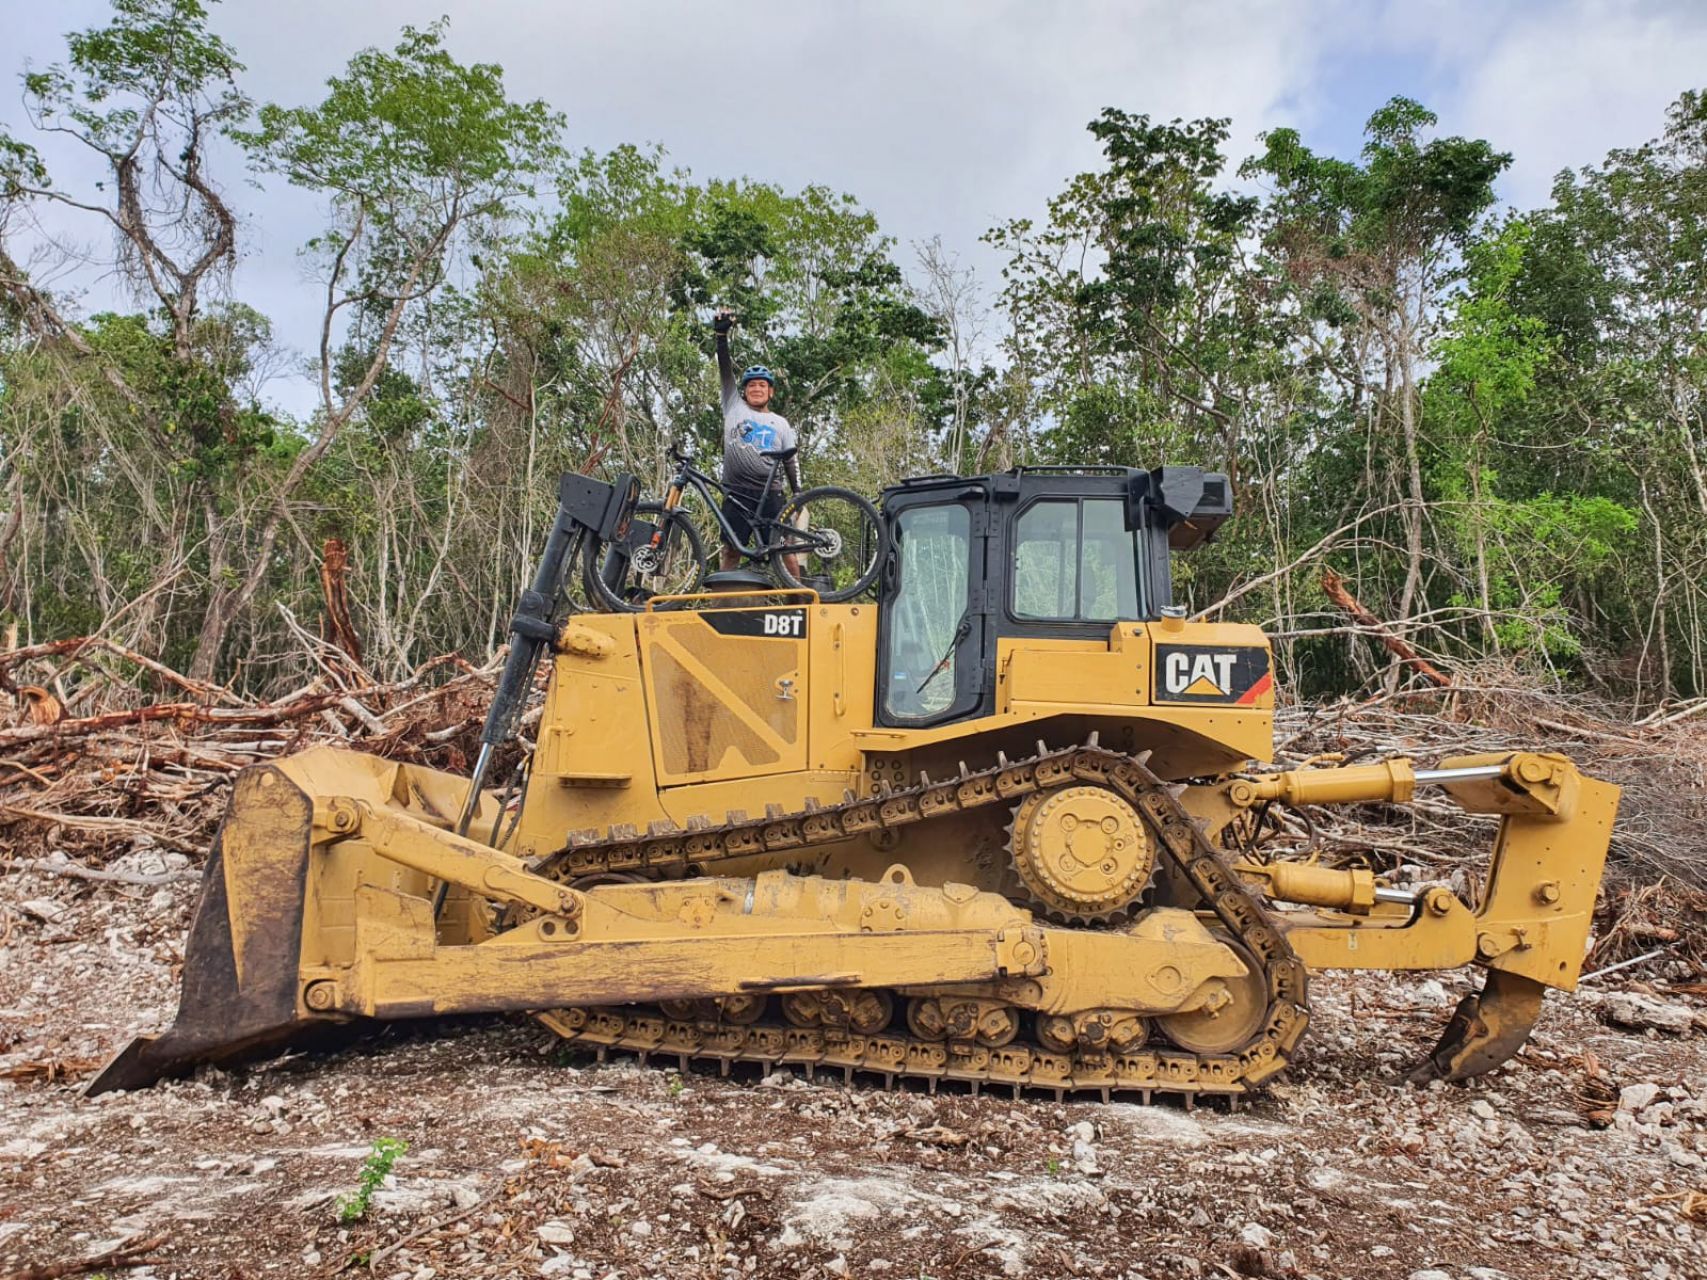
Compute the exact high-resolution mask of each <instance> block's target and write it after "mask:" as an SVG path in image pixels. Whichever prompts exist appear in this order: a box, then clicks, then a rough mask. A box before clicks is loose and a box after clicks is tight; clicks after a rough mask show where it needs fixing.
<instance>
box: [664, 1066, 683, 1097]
mask: <svg viewBox="0 0 1707 1280" xmlns="http://www.w3.org/2000/svg"><path fill="white" fill-rule="evenodd" d="M668 1088H669V1090H670V1096H671V1097H672V1098H679V1097H681V1096H682V1090H684V1089H686V1088H687V1083H686V1082H685V1081H684V1080H683V1079H682V1076H681V1072H679V1071H672V1072H670V1083H669V1085H668Z"/></svg>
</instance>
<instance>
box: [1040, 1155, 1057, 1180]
mask: <svg viewBox="0 0 1707 1280" xmlns="http://www.w3.org/2000/svg"><path fill="white" fill-rule="evenodd" d="M1043 1167H1044V1168H1045V1169H1047V1170H1048V1171H1049V1176H1050V1177H1051V1178H1053V1177H1055V1176H1057V1175H1058V1174H1059V1173H1060V1172H1061V1162H1060V1161H1059V1160H1057V1159H1056V1158H1055V1157H1054V1156H1050V1157H1049V1159H1047V1160H1045V1161H1044V1162H1043Z"/></svg>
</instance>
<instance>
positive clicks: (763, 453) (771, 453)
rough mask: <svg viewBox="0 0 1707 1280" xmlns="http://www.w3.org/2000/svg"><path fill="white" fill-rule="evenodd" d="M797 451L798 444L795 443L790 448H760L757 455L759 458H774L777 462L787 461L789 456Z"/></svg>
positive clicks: (798, 450) (798, 449)
mask: <svg viewBox="0 0 1707 1280" xmlns="http://www.w3.org/2000/svg"><path fill="white" fill-rule="evenodd" d="M799 452H800V446H799V445H795V446H794V448H792V449H761V450H760V451H759V457H761V458H775V459H776V460H777V461H778V462H787V461H788V460H789V459H790V458H792V457H793V456H794V455H795V454H797V453H799Z"/></svg>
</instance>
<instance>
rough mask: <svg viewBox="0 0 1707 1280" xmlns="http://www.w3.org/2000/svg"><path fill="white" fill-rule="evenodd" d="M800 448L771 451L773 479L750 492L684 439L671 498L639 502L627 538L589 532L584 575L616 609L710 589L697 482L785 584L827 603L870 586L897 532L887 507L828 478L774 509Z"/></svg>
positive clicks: (725, 532) (712, 506)
mask: <svg viewBox="0 0 1707 1280" xmlns="http://www.w3.org/2000/svg"><path fill="white" fill-rule="evenodd" d="M796 452H798V450H797V449H771V450H766V451H764V452H763V453H762V455H761V456H762V457H764V458H765V459H766V460H767V461H768V462H769V463H770V470H769V471H768V472H767V473H766V476H765V485H764V487H763V488H761V489H760V490H759V494H758V495H755V496H754V497H753V498H752V499H751V500H749V499H748V498H747V497H746V496H744V495H743V494H741V493H739V492H731V491H730V490H729V489H728V488H727V487H726V486H725V485H724V484H722V483H721V482H720V481H719V480H717V479H716V478H715V477H713V476H710V475H707V474H706V473H705V472H703V471H701V470H700V469H699V468H698V467H696V466H694V465H693V462H692V460H691V457H690V456H689V454H688V453H687V451H686V450H685V449H684V448H683V447H682V446H681V445H680V444H677V445H673V446H672V447H671V449H670V457H671V458H672V459H673V460H674V461H675V463H676V473H675V475H674V476H673V477H672V478H671V480H670V485H669V488H668V489H667V490H666V491H665V494H664V500H663V501H662V502H642V503H640V504H639V505H638V506H637V507H636V508H635V518H634V522H633V524H632V525H631V527H630V531H629V535H628V538H627V539H626V540H625V541H624V542H622V543H620V544H619V543H607V542H601V541H600V540H598V539H596V538H594V539H591V540H589V541H588V543H587V552H586V562H585V573H584V575H583V576H584V578H585V581H586V587H587V594H588V596H589V597H590V598H591V599H593V600H594V601H596V602H598V603H599V604H600V605H602V606H603V607H605V608H607V609H610V610H613V611H617V612H627V613H637V612H640V611H641V610H643V609H645V608H646V605H647V602H648V601H649V600H651V599H652V598H653V597H655V596H676V595H691V594H693V593H695V592H697V591H698V590H699V589H700V587H701V584H702V583H703V582H704V579H705V570H706V563H707V561H706V549H705V540H704V539H703V538H702V537H701V536H700V531H699V529H698V528H697V527H696V526H695V524H694V520H693V515H692V512H691V511H690V509H689V508H687V507H685V506H684V505H683V501H684V499H686V498H687V495H688V494H689V492H690V491H691V492H693V493H697V494H698V495H699V496H700V498H701V500H702V501H703V502H704V505H705V508H706V510H707V511H708V512H709V513H710V514H711V516H712V517H713V518H714V519H715V520H716V521H717V526H718V530H719V533H720V534H721V536H722V539H723V541H724V542H725V543H727V544H728V545H729V546H731V547H734V548H735V549H736V550H737V551H738V552H740V553H741V555H742V556H743V557H745V558H746V560H748V561H752V562H759V563H762V562H765V561H768V562H769V563H770V567H771V572H772V573H773V574H774V576H775V578H776V580H777V581H778V582H779V583H781V584H782V585H783V586H785V587H796V588H798V587H808V588H811V589H813V590H815V591H817V593H818V598H819V599H820V600H822V601H824V602H825V603H827V604H836V603H839V602H841V601H844V600H852V599H854V598H855V597H856V596H858V595H860V594H861V593H863V592H865V591H868V590H870V588H871V586H872V584H873V583H874V582H876V581H877V575H878V573H879V572H880V571H881V570H882V567H883V555H884V553H885V551H886V550H887V549H888V536H887V535H886V534H885V533H884V530H883V522H882V520H881V519H880V518H879V517H878V514H877V508H876V507H874V506H872V505H871V503H870V502H868V501H867V500H866V499H865V498H862V497H861V496H860V495H859V494H857V493H855V492H854V491H853V490H852V489H844V488H841V487H840V486H838V485H819V486H817V487H815V488H811V489H803V490H801V491H800V492H798V493H796V494H794V496H793V497H791V498H790V499H789V500H788V501H787V502H785V503H784V504H783V506H782V509H781V510H780V511H778V512H777V513H776V514H775V515H767V514H765V513H764V510H763V507H764V499H763V496H762V495H764V494H767V493H769V492H770V489H771V485H772V484H773V483H774V481H775V479H776V474H777V471H778V470H779V469H780V468H781V467H782V466H783V464H784V463H786V462H787V461H788V460H789V459H790V458H792V457H793V456H794V455H795V453H796ZM721 499H727V500H728V501H729V502H730V503H731V504H733V505H734V506H735V507H736V508H737V510H739V511H740V512H741V513H742V514H743V515H744V516H745V517H746V520H747V523H748V525H749V526H750V527H751V529H752V541H751V543H748V542H746V541H744V540H743V539H742V538H741V537H740V536H738V535H737V534H736V532H735V530H734V528H733V527H732V526H731V524H730V522H729V518H728V516H727V515H725V514H724V511H723V503H722V501H721Z"/></svg>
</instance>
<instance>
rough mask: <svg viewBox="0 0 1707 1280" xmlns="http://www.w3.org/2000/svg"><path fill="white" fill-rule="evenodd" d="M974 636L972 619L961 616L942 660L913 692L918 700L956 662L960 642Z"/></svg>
mask: <svg viewBox="0 0 1707 1280" xmlns="http://www.w3.org/2000/svg"><path fill="white" fill-rule="evenodd" d="M971 634H972V619H971V617H970V616H968V615H967V614H964V613H963V614H961V615H960V625H959V626H957V627H955V629H954V635H953V637H952V638H951V639H950V640H949V642H948V648H947V649H945V650H944V651H943V655H942V659H941V660H940V661H939V662H938V663H937V664H936V666H934V667H932V668H931V673H930V674H929V675H928V676H926V677H925V678H924V679H923V680H921V681H920V682H919V687H918V688H917V689H914V690H913V696H914V697H915V698H916V697H918V696H919V695H920V694H921V693H923V692H924V691H925V689H926V687H927V686H929V684H930V682H931V681H932V680H935V679H936V678H937V677H938V676H940V675H941V674H942V673H943V672H944V671H947V670H948V666H949V663H951V662H953V661H954V651H955V650H956V649H958V648H959V647H960V642H961V641H962V640H964V639H966V637H967V636H969V635H971Z"/></svg>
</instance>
